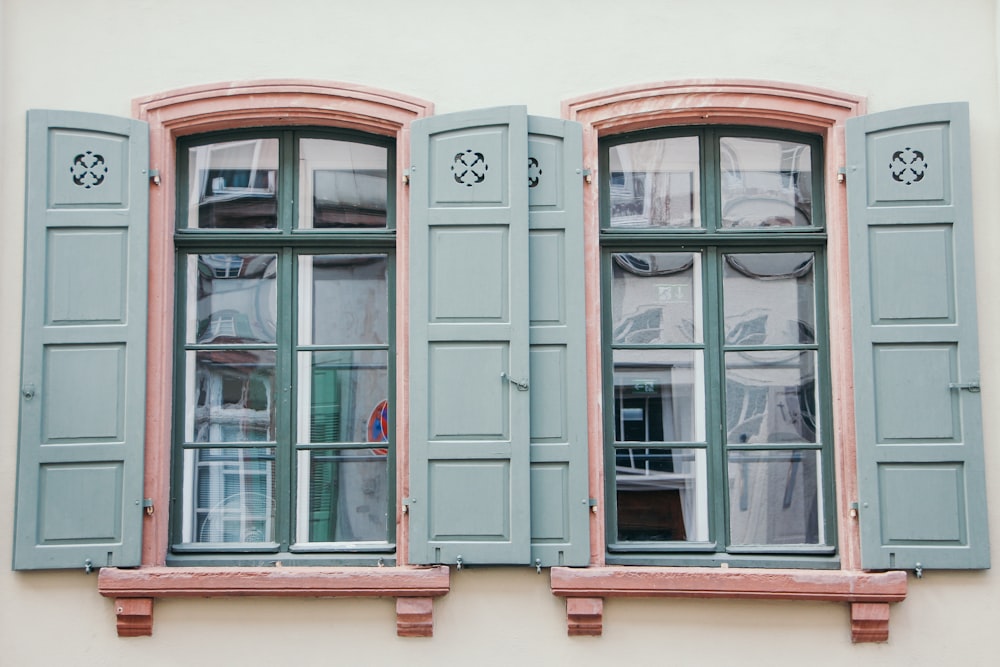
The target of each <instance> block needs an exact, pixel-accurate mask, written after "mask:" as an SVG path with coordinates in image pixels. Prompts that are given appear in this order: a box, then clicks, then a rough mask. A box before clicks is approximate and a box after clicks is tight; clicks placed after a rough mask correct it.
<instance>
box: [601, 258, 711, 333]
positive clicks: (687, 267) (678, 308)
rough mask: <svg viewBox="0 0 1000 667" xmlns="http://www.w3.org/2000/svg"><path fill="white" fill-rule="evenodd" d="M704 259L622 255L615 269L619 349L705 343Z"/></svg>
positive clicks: (614, 324) (615, 329) (613, 304)
mask: <svg viewBox="0 0 1000 667" xmlns="http://www.w3.org/2000/svg"><path fill="white" fill-rule="evenodd" d="M701 289H702V288H701V255H699V254H695V253H677V252H675V253H618V254H615V255H612V265H611V326H612V337H613V339H614V342H615V343H624V344H629V345H641V344H649V343H660V344H664V343H700V342H701V335H702V334H701V332H702V326H701V313H702V305H701Z"/></svg>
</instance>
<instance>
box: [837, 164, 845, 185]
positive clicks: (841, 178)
mask: <svg viewBox="0 0 1000 667" xmlns="http://www.w3.org/2000/svg"><path fill="white" fill-rule="evenodd" d="M846 180H847V167H840V168H839V169H837V182H838V183H843V182H845V181H846Z"/></svg>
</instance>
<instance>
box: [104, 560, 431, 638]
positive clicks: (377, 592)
mask: <svg viewBox="0 0 1000 667" xmlns="http://www.w3.org/2000/svg"><path fill="white" fill-rule="evenodd" d="M450 582H451V580H450V573H449V571H448V568H447V567H445V566H437V567H379V568H356V567H351V568H349V567H308V568H305V567H301V568H298V567H297V568H280V567H277V568H274V567H248V568H225V569H220V568H212V567H143V568H139V569H135V570H128V569H119V568H113V567H109V568H103V569H102V570H101V572H100V575H99V576H98V580H97V589H98V591H99V592H100V594H101V595H103V596H104V597H108V598H114V600H115V616H116V617H117V622H118V636H119V637H137V636H144V635H152V634H153V600H154V599H156V598H204V597H240V596H255V597H311V598H316V597H320V598H339V597H394V598H396V634H398V635H399V636H400V637H430V636H431V635H432V634H433V631H434V598H436V597H440V596H442V595H444V594H446V593H447V592H448V591H449V590H450V587H451V583H450Z"/></svg>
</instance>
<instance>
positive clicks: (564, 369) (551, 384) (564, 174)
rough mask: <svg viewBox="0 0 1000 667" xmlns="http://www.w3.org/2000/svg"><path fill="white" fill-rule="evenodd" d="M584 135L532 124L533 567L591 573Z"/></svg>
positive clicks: (570, 128) (556, 123)
mask: <svg viewBox="0 0 1000 667" xmlns="http://www.w3.org/2000/svg"><path fill="white" fill-rule="evenodd" d="M582 136H583V130H582V127H581V126H580V124H579V123H574V122H571V121H563V120H557V119H554V118H541V117H538V116H529V117H528V181H527V187H528V204H529V215H528V226H529V232H528V234H529V241H528V245H529V258H530V269H529V282H530V289H529V294H530V298H529V302H530V303H529V307H530V318H531V319H530V341H531V344H530V360H531V391H530V392H529V393H530V399H531V562H532V563H533V564H537V565H541V566H550V565H587V564H588V563H589V561H590V537H589V536H590V532H589V530H590V503H589V493H588V488H589V487H588V480H587V411H586V405H587V396H586V391H587V372H586V364H587V357H586V350H585V349H584V345H585V342H586V340H585V328H584V323H585V321H586V320H585V317H586V315H585V312H584V308H585V304H584V293H583V284H584V275H583V174H582V173H581V172H582V164H583V143H582V142H583V139H582Z"/></svg>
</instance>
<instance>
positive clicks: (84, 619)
mask: <svg viewBox="0 0 1000 667" xmlns="http://www.w3.org/2000/svg"><path fill="white" fill-rule="evenodd" d="M998 31H1000V22H998V21H997V18H996V3H995V2H994V0H953V1H952V2H948V3H944V2H939V1H937V0H880V1H878V2H873V1H872V0H840V1H838V2H802V1H801V0H797V1H796V0H758V1H756V2H748V1H746V0H700V1H698V2H689V1H684V0H620V1H619V2H607V1H606V0H572V1H566V0H549V1H545V0H506V1H504V2H495V3H473V2H460V1H453V0H421V1H414V0H409V1H406V2H404V1H402V0H365V1H364V2H356V1H351V2H346V1H343V0H288V1H287V2H281V3H279V2H273V0H211V1H209V0H166V1H165V0H88V1H86V2H80V1H77V0H3V1H2V3H0V154H2V155H3V156H4V158H5V159H4V161H3V164H4V169H3V170H2V172H0V174H2V177H0V313H3V318H2V319H0V349H3V350H5V353H4V354H2V355H0V508H5V509H0V664H2V665H10V666H11V667H19V666H21V665H35V664H52V665H62V664H65V665H136V664H141V665H145V666H147V667H155V666H159V665H168V664H183V663H185V662H186V663H188V664H213V665H235V664H283V663H287V662H289V661H291V660H296V661H300V660H301V661H302V662H308V663H315V664H327V663H337V664H353V665H379V664H390V663H398V664H416V665H432V664H433V665H449V664H457V663H459V662H461V663H465V664H476V665H510V664H521V665H540V664H548V665H559V664H573V665H619V664H647V663H653V662H669V663H671V664H675V665H690V664H698V663H699V662H700V661H702V660H705V659H710V660H712V661H713V662H715V663H717V664H741V665H758V664H760V665H785V664H797V663H806V664H814V665H845V664H852V665H857V666H859V667H860V666H862V665H876V664H877V665H908V666H916V665H941V664H956V665H957V664H962V665H989V664H995V662H994V661H995V660H996V657H995V654H996V653H997V651H998V650H1000V633H998V632H997V627H1000V573H997V572H996V571H993V572H976V573H938V572H932V573H928V574H927V575H926V576H925V577H924V578H923V579H922V580H919V581H918V580H916V579H913V578H912V577H911V580H910V589H909V595H908V597H907V599H906V601H905V602H903V603H901V604H897V605H893V607H892V623H891V633H892V635H891V639H890V642H889V643H888V644H884V645H852V644H851V642H850V631H849V610H848V607H847V606H846V605H841V604H826V603H801V602H751V601H702V600H621V599H614V600H608V601H607V603H606V607H605V619H604V621H605V627H604V636H603V637H601V638H568V637H567V636H566V626H565V623H566V618H565V605H564V602H563V601H562V600H561V599H559V598H556V597H553V596H552V595H551V593H550V591H549V586H548V577H547V575H544V574H543V575H541V576H539V575H536V574H535V573H534V570H532V569H529V568H517V569H511V568H498V569H480V570H475V569H472V570H465V571H462V572H460V573H458V574H453V576H452V591H451V592H450V593H449V594H448V595H447V596H445V597H444V598H441V599H439V600H438V601H437V602H436V604H435V634H434V637H433V638H432V639H401V638H398V637H396V634H395V608H394V604H393V602H392V600H266V599H239V600H164V601H158V602H157V603H156V605H155V612H154V614H155V627H154V636H153V637H150V638H135V639H119V638H117V637H116V635H115V624H114V613H113V609H112V602H111V601H110V600H107V599H104V598H102V597H100V596H99V595H98V594H97V592H96V576H93V575H92V576H89V577H88V576H85V575H84V574H83V573H82V571H81V572H60V573H14V572H11V571H10V570H9V565H8V564H9V562H10V554H11V536H12V531H13V525H12V524H13V513H12V510H11V509H10V507H11V505H12V503H13V499H14V470H15V463H16V441H17V419H18V415H17V406H18V400H19V399H18V374H19V356H18V352H17V351H18V348H19V345H20V312H21V271H22V256H21V253H22V244H23V231H22V227H23V219H24V218H23V201H24V195H23V193H24V173H23V172H24V169H23V165H24V113H25V110H26V109H28V108H39V107H47V108H57V109H74V110H81V111H94V112H102V113H109V114H117V115H129V114H130V113H131V102H132V99H133V98H135V97H139V96H144V95H149V94H153V93H157V92H161V91H166V90H170V89H174V88H179V87H186V86H191V85H197V84H202V83H210V82H216V81H227V80H250V79H276V78H303V79H322V80H332V81H348V82H353V83H358V84H362V85H366V86H373V87H378V88H384V89H388V90H392V91H396V92H400V93H403V94H408V95H413V96H416V97H419V98H423V99H426V100H429V101H431V102H433V103H434V104H435V106H436V111H437V112H438V113H445V112H449V111H457V110H463V109H470V108H476V107H484V106H492V105H505V104H522V103H523V104H527V105H528V108H529V111H530V112H531V113H536V114H545V115H551V116H558V115H559V113H560V103H561V101H562V100H564V99H567V98H571V97H575V96H578V95H582V94H585V93H591V92H595V91H600V90H605V89H609V88H616V87H621V86H627V85H630V84H637V83H643V82H654V81H668V80H680V79H693V78H751V79H767V80H779V81H787V82H791V83H795V84H802V85H810V86H819V87H823V88H829V89H834V90H838V91H843V92H847V93H852V94H857V95H863V96H866V97H867V98H868V105H869V111H881V110H886V109H891V108H896V107H902V106H907V105H914V104H923V103H931V102H942V101H956V100H968V101H969V103H970V108H971V121H972V135H973V141H972V146H973V149H972V150H973V153H972V160H973V192H974V196H975V202H974V215H975V223H976V241H977V245H976V258H975V259H976V273H977V278H978V281H979V304H980V312H979V321H980V335H981V340H982V346H981V360H982V363H981V369H982V384H983V387H984V389H983V393H982V397H983V401H984V403H983V412H984V425H985V438H986V443H987V445H986V449H987V452H986V457H987V466H988V472H987V475H988V480H987V481H988V485H989V488H988V491H989V496H990V499H991V510H992V511H991V528H992V534H993V536H994V538H996V536H1000V452H998V451H997V450H996V448H995V447H994V446H993V444H994V443H996V442H997V440H998V436H1000V417H998V415H1000V409H998V408H1000V391H998V390H997V389H996V387H1000V354H998V352H997V350H996V348H993V347H992V345H991V342H992V336H991V335H990V334H991V333H992V332H994V331H997V330H998V329H1000V300H997V299H996V298H995V295H994V292H993V290H994V288H993V286H994V285H996V284H998V283H1000V264H998V263H997V262H996V260H995V255H996V252H997V250H998V247H1000V227H998V226H997V224H996V221H997V219H998V218H1000V188H998V187H997V185H996V184H997V183H998V182H1000V167H998V164H997V160H996V155H997V151H998V148H1000V89H998V80H997V69H998V64H1000V51H998V49H997V44H996V41H997V40H996V37H997V33H998ZM994 541H995V539H994ZM996 558H1000V556H994V559H996Z"/></svg>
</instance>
